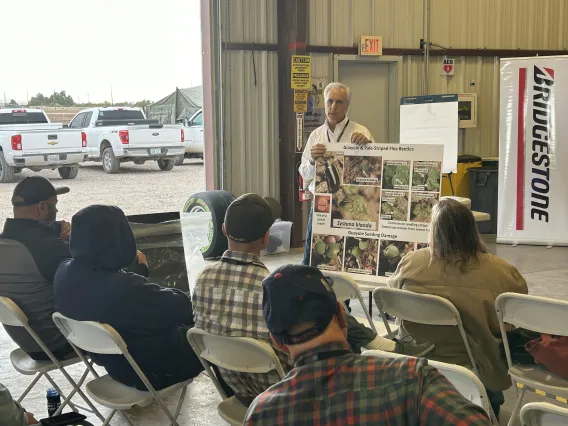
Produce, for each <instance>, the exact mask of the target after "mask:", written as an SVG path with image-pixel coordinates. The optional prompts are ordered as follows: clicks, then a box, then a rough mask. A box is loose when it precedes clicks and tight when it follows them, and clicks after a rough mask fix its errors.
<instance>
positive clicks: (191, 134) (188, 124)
mask: <svg viewBox="0 0 568 426" xmlns="http://www.w3.org/2000/svg"><path fill="white" fill-rule="evenodd" d="M180 123H181V125H182V126H183V130H184V131H185V144H184V145H185V153H184V156H183V157H180V158H179V160H178V162H177V163H176V165H180V164H181V163H183V160H184V158H201V159H203V150H204V145H203V109H200V110H199V111H197V112H196V113H195V114H193V115H192V116H191V118H190V119H189V120H188V119H183V120H181V121H180Z"/></svg>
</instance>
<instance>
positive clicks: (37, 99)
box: [29, 93, 49, 106]
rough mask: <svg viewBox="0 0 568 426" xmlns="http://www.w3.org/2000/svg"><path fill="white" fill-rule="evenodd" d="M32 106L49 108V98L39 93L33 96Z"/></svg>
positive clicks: (30, 103)
mask: <svg viewBox="0 0 568 426" xmlns="http://www.w3.org/2000/svg"><path fill="white" fill-rule="evenodd" d="M29 105H30V106H49V98H47V97H45V96H44V95H43V94H41V93H38V94H37V95H35V96H33V97H32V98H31V99H30V101H29Z"/></svg>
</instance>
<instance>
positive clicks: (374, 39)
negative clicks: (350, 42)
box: [359, 36, 383, 56]
mask: <svg viewBox="0 0 568 426" xmlns="http://www.w3.org/2000/svg"><path fill="white" fill-rule="evenodd" d="M382 54H383V38H382V37H381V36H361V40H360V41H359V55H361V56H381V55H382Z"/></svg>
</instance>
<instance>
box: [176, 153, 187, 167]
mask: <svg viewBox="0 0 568 426" xmlns="http://www.w3.org/2000/svg"><path fill="white" fill-rule="evenodd" d="M184 160H185V154H180V155H178V157H177V158H176V162H175V165H176V166H181V165H182V164H183V161H184Z"/></svg>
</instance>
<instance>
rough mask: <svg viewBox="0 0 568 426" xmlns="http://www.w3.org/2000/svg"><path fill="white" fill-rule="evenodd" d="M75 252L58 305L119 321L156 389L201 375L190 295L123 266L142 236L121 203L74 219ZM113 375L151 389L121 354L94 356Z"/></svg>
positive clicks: (61, 274)
mask: <svg viewBox="0 0 568 426" xmlns="http://www.w3.org/2000/svg"><path fill="white" fill-rule="evenodd" d="M72 229H73V231H72V234H71V244H70V249H71V255H72V256H73V258H72V259H67V260H64V261H63V262H62V263H61V265H60V266H59V269H58V270H57V273H56V274H55V280H54V291H55V308H56V310H57V311H58V312H61V313H62V314H63V315H65V316H68V317H69V318H72V319H75V320H79V321H97V322H100V323H104V324H109V325H110V326H112V327H114V328H115V329H116V330H117V331H118V332H119V333H120V335H121V336H122V338H123V339H124V341H125V342H126V344H127V346H128V351H129V352H130V354H131V355H132V357H133V358H134V360H135V361H136V362H137V363H138V365H139V366H140V368H141V369H142V371H143V372H144V374H146V376H147V377H148V380H150V383H152V385H153V386H154V387H155V388H156V389H157V390H159V389H163V388H165V387H168V386H171V385H173V384H176V383H179V382H182V381H184V380H188V379H190V378H193V377H195V376H197V375H198V374H199V373H200V372H201V371H202V370H203V366H202V365H201V362H200V361H199V359H198V358H197V356H196V355H195V354H194V352H193V350H192V349H191V346H190V345H189V343H188V341H187V338H186V333H187V330H188V328H190V327H192V326H193V312H192V308H191V301H190V300H189V297H188V296H187V295H186V294H185V293H183V292H181V291H179V290H176V289H166V288H162V287H160V286H159V285H157V284H152V283H150V282H149V281H148V280H147V279H146V278H144V277H142V276H140V275H136V274H133V273H131V272H126V271H125V270H124V268H126V267H127V266H128V265H130V264H131V263H132V261H133V260H134V259H135V258H136V241H135V239H134V234H133V233H132V229H131V228H130V224H129V223H128V220H127V219H126V216H125V215H124V213H123V212H122V210H120V209H119V208H118V207H112V206H90V207H87V208H85V209H83V210H81V211H79V212H78V213H77V214H75V216H73V220H72ZM92 358H93V359H94V361H95V362H96V363H97V364H99V365H102V366H103V367H104V368H105V369H106V370H107V372H108V373H109V375H110V376H111V377H112V378H113V379H115V380H117V381H119V382H121V383H123V384H125V385H127V386H130V387H136V388H137V389H140V390H146V387H145V386H144V384H143V383H142V381H141V380H140V379H139V377H138V375H137V374H136V373H135V371H134V370H133V369H132V368H131V367H130V365H129V364H128V361H126V359H125V358H124V357H123V356H122V355H92Z"/></svg>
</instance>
